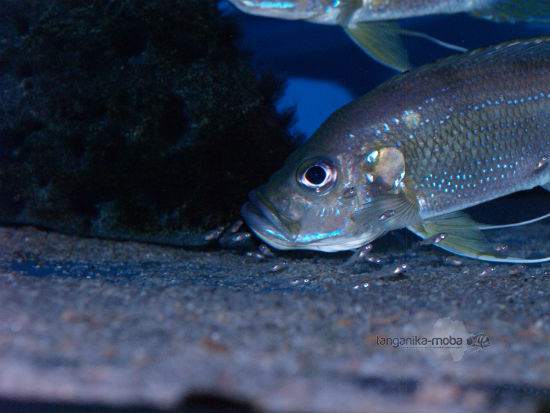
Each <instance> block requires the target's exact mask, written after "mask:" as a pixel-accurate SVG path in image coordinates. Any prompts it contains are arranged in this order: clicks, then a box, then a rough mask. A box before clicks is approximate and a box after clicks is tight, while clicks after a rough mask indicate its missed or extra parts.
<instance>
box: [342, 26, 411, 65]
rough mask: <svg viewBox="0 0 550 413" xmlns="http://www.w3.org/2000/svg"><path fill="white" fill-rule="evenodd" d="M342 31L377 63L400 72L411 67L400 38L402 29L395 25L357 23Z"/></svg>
mask: <svg viewBox="0 0 550 413" xmlns="http://www.w3.org/2000/svg"><path fill="white" fill-rule="evenodd" d="M344 30H345V31H346V33H347V34H348V35H349V37H351V38H352V40H353V41H354V42H355V43H356V44H357V45H358V46H359V47H361V48H362V49H363V50H364V51H365V53H367V54H368V55H369V56H370V57H372V58H373V59H374V60H376V61H378V62H379V63H382V64H383V65H386V66H388V67H391V68H392V69H395V70H398V71H401V72H403V71H405V70H408V69H410V68H411V67H412V66H411V63H410V62H409V58H408V56H407V51H406V50H405V46H404V45H403V41H402V39H401V38H400V35H401V34H402V33H401V32H402V29H401V27H399V25H398V24H397V23H393V22H385V21H383V22H374V23H358V24H356V25H354V26H352V27H350V26H348V27H344Z"/></svg>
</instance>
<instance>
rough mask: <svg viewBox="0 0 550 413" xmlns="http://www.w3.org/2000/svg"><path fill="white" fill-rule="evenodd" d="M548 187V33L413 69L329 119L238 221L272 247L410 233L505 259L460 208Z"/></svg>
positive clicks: (322, 246) (329, 244)
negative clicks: (401, 231)
mask: <svg viewBox="0 0 550 413" xmlns="http://www.w3.org/2000/svg"><path fill="white" fill-rule="evenodd" d="M538 185H541V186H543V187H544V188H545V189H547V190H550V37H541V38H535V39H531V40H525V41H514V42H509V43H504V44H500V45H497V46H491V47H487V48H484V49H479V50H475V51H472V52H467V53H464V54H461V55H456V56H452V57H449V58H445V59H442V60H440V61H437V62H435V63H432V64H429V65H426V66H422V67H419V68H416V69H412V70H411V71H409V72H406V73H404V74H400V75H397V76H395V77H394V78H392V79H390V80H389V81H387V82H385V83H383V84H382V85H380V86H378V87H377V88H376V89H374V90H373V91H371V92H370V93H368V94H367V95H365V96H363V97H361V98H359V99H357V100H355V101H353V102H351V103H349V104H348V105H346V106H344V107H343V108H341V109H339V110H337V111H336V112H335V113H334V114H332V115H331V116H330V117H329V118H328V119H327V120H326V121H325V122H324V123H323V125H321V127H320V128H319V129H318V130H317V131H316V132H315V133H314V134H313V136H312V137H311V138H310V139H309V140H308V141H307V142H306V143H305V144H304V145H302V146H301V147H300V148H298V149H297V150H296V151H295V152H294V153H293V154H292V155H291V156H290V157H289V158H288V160H287V161H286V163H285V165H284V167H283V168H282V169H281V170H279V171H278V172H277V173H275V174H274V175H273V176H272V178H271V179H270V181H269V182H268V183H267V185H264V186H262V187H260V188H258V189H256V190H253V191H251V193H250V196H249V198H250V202H248V203H246V204H245V205H244V206H243V208H242V215H243V217H244V219H245V221H246V223H247V224H248V225H249V226H250V228H251V229H252V230H253V231H254V232H255V233H256V234H257V235H258V236H259V237H260V238H261V239H262V240H263V241H265V242H266V243H268V244H270V245H272V246H274V247H276V248H279V249H311V250H320V251H340V250H349V249H354V248H358V247H360V246H362V245H365V244H367V243H369V242H371V241H373V240H374V239H376V238H378V237H380V236H381V235H383V234H384V233H386V232H387V231H390V230H393V229H397V228H404V227H406V228H408V229H409V230H411V231H413V232H414V233H416V234H417V235H419V236H420V237H422V238H424V239H425V240H426V242H433V243H435V244H436V245H437V246H439V247H441V248H444V249H446V250H448V251H451V252H454V253H457V254H460V255H463V256H467V257H473V258H479V259H482V260H488V261H503V262H542V261H545V260H548V258H544V259H535V260H527V259H525V260H524V259H521V258H513V257H505V256H502V255H501V254H499V253H498V252H496V251H495V250H494V249H493V248H491V246H490V245H489V243H488V242H487V241H486V240H485V238H484V236H483V235H482V232H481V231H482V230H483V229H488V228H491V227H489V226H482V225H480V224H478V223H476V222H474V221H473V220H471V219H470V218H469V217H468V216H467V215H466V214H465V213H463V212H460V211H461V210H463V209H465V208H468V207H471V206H473V205H477V204H480V203H483V202H486V201H489V200H492V199H495V198H498V197H501V196H504V195H507V194H510V193H513V192H516V191H521V190H526V189H531V188H533V187H536V186H538Z"/></svg>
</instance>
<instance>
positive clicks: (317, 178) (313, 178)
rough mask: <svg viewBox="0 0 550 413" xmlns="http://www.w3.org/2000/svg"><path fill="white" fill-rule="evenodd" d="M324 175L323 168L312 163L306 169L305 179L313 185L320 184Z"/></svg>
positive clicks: (325, 174) (325, 175)
mask: <svg viewBox="0 0 550 413" xmlns="http://www.w3.org/2000/svg"><path fill="white" fill-rule="evenodd" d="M326 177H327V173H326V172H325V169H324V168H322V167H320V166H318V165H313V166H312V167H311V168H309V169H308V170H307V171H306V179H307V180H308V181H309V182H310V183H312V184H313V185H320V184H322V183H323V182H324V180H325V178H326Z"/></svg>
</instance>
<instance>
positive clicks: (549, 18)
mask: <svg viewBox="0 0 550 413" xmlns="http://www.w3.org/2000/svg"><path fill="white" fill-rule="evenodd" d="M471 14H472V15H474V16H476V17H481V18H483V19H489V20H493V21H496V22H506V23H535V24H547V23H549V22H550V1H548V0H519V1H518V0H496V1H493V2H492V3H491V4H490V5H489V6H488V7H484V8H482V9H479V10H475V11H473V12H472V13H471Z"/></svg>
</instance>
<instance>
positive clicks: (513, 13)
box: [229, 0, 550, 70]
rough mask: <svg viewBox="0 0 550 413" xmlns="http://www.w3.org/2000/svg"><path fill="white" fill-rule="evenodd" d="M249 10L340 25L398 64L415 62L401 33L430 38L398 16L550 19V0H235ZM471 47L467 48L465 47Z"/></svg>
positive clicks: (542, 21) (372, 51)
mask: <svg viewBox="0 0 550 413" xmlns="http://www.w3.org/2000/svg"><path fill="white" fill-rule="evenodd" d="M229 1H230V2H231V3H232V4H233V5H235V6H236V7H237V8H239V9H240V10H242V11H243V12H246V13H249V14H255V15H259V16H266V17H276V18H280V19H288V20H305V21H309V22H313V23H322V24H331V25H339V26H342V27H343V28H344V30H345V31H346V33H347V34H348V35H349V36H350V37H351V38H352V39H353V40H354V41H355V43H357V44H358V45H359V46H360V47H362V48H363V50H364V51H365V52H367V53H368V54H369V55H370V56H371V57H373V58H374V59H375V60H377V61H379V62H380V63H383V64H385V65H387V66H389V67H392V68H394V69H396V70H406V69H408V68H410V63H409V60H408V57H407V53H406V51H405V49H404V47H403V44H402V42H401V40H400V37H399V36H400V35H404V34H410V35H416V36H421V37H425V38H428V39H429V40H433V41H435V42H436V43H439V44H441V45H443V46H446V47H450V48H452V49H462V48H459V47H457V46H453V45H450V44H448V43H444V42H441V41H438V40H437V39H433V38H431V37H429V36H427V35H425V34H423V33H418V32H411V31H406V30H403V29H401V28H400V27H399V26H398V25H397V24H395V23H391V21H392V20H396V19H403V18H409V17H419V16H427V15H433V14H450V13H459V12H466V13H470V14H472V15H475V16H477V17H482V18H487V19H491V20H494V21H505V22H530V23H540V24H546V23H548V22H550V1H549V0H229ZM464 50H465V49H462V51H464Z"/></svg>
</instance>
